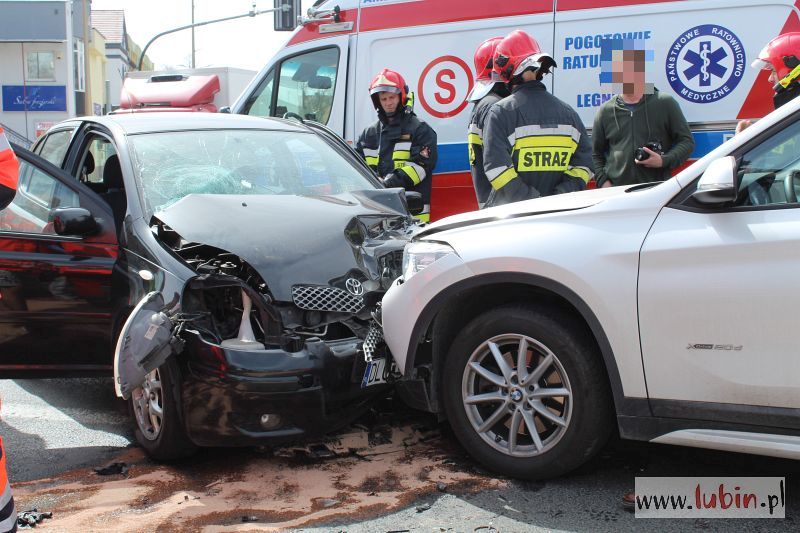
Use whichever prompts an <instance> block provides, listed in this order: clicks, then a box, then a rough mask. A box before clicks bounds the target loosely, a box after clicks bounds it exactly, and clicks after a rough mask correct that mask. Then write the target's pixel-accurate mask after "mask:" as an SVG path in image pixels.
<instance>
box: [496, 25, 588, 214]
mask: <svg viewBox="0 0 800 533" xmlns="http://www.w3.org/2000/svg"><path fill="white" fill-rule="evenodd" d="M555 66H556V62H555V60H554V59H553V58H552V57H551V56H550V54H548V53H546V52H543V51H542V50H541V48H540V47H539V43H537V42H536V40H534V39H533V38H532V37H531V36H530V35H528V34H527V33H525V32H524V31H521V30H516V31H513V32H511V33H510V34H508V35H507V36H506V37H505V38H504V39H503V40H502V41H500V43H499V44H498V45H497V49H496V50H495V54H494V61H493V75H494V76H495V78H494V79H496V80H498V81H503V82H505V83H507V84H508V85H509V86H510V87H511V96H509V97H508V98H505V99H503V100H501V101H500V102H497V103H496V104H494V105H493V106H492V107H491V109H490V110H489V114H488V116H487V118H486V125H485V127H484V129H483V139H484V144H483V158H484V160H483V168H484V170H485V172H486V177H487V178H488V179H489V181H490V183H491V185H492V193H491V195H490V197H489V200H488V201H487V202H486V205H487V207H491V206H495V205H502V204H507V203H511V202H517V201H520V200H528V199H530V198H537V197H539V196H549V195H552V194H561V193H566V192H572V191H579V190H582V189H584V188H586V184H587V182H588V181H589V180H590V179H591V178H592V175H593V174H592V170H591V169H592V148H591V144H590V143H589V136H588V135H587V134H586V128H584V126H583V122H581V119H580V118H579V117H578V113H576V112H575V110H574V109H572V108H571V107H570V106H569V105H567V104H565V103H564V102H562V101H561V100H559V99H558V98H556V97H555V96H553V95H552V94H550V93H548V92H547V90H546V89H545V86H544V84H543V83H542V81H541V80H542V78H543V76H544V75H545V74H547V73H549V72H550V69H551V68H553V67H555Z"/></svg>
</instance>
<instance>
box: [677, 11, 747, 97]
mask: <svg viewBox="0 0 800 533" xmlns="http://www.w3.org/2000/svg"><path fill="white" fill-rule="evenodd" d="M745 65H746V57H745V49H744V45H743V44H742V42H741V41H740V40H739V38H738V37H737V36H736V35H735V34H733V33H732V32H731V31H730V30H728V29H727V28H724V27H722V26H719V25H716V24H704V25H701V26H695V27H694V28H691V29H689V30H687V31H685V32H683V33H682V34H681V35H680V36H679V37H678V38H677V39H675V42H674V43H673V44H672V46H671V47H670V48H669V49H668V51H667V60H666V63H665V66H666V74H667V80H668V81H669V84H670V85H671V86H672V88H673V90H674V91H675V93H676V94H678V95H679V96H681V97H682V98H684V99H685V100H688V101H690V102H693V103H699V104H705V103H711V102H716V101H717V100H720V99H721V98H725V97H726V96H728V95H729V94H730V93H731V92H732V91H733V90H734V89H735V88H736V86H737V85H738V84H739V81H741V78H742V76H743V75H744V72H745Z"/></svg>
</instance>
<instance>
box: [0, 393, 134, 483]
mask: <svg viewBox="0 0 800 533" xmlns="http://www.w3.org/2000/svg"><path fill="white" fill-rule="evenodd" d="M0 400H2V410H0V417H1V418H2V421H0V436H2V437H3V442H4V444H5V447H6V450H7V453H8V456H9V460H8V470H9V476H10V478H11V480H12V482H15V481H17V482H18V481H28V480H32V479H40V478H45V477H50V476H53V475H56V474H60V473H62V472H66V471H68V470H72V469H75V468H81V467H86V466H96V465H102V464H104V463H105V462H106V461H107V460H108V459H109V458H110V457H112V456H113V455H114V454H116V453H119V452H120V450H121V449H122V448H125V447H127V446H129V445H130V443H132V442H133V440H134V439H133V431H132V429H131V423H130V421H129V418H128V415H127V411H126V405H125V403H123V402H122V401H120V400H118V399H117V398H116V397H115V396H114V385H113V381H112V379H111V378H72V379H16V380H11V379H3V380H0Z"/></svg>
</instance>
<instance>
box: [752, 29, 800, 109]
mask: <svg viewBox="0 0 800 533" xmlns="http://www.w3.org/2000/svg"><path fill="white" fill-rule="evenodd" d="M753 66H754V67H756V68H761V69H765V70H770V71H771V72H770V76H769V82H770V83H771V84H772V88H773V89H774V90H775V96H774V99H773V101H774V102H775V109H777V108H779V107H780V106H782V105H783V104H785V103H786V102H788V101H789V100H791V99H792V98H794V97H795V96H797V95H798V94H800V33H798V32H792V33H784V34H783V35H778V36H777V37H775V38H774V39H772V40H771V41H770V42H769V43H768V44H767V46H765V47H764V49H763V50H761V53H760V54H758V59H756V60H755V61H754V62H753Z"/></svg>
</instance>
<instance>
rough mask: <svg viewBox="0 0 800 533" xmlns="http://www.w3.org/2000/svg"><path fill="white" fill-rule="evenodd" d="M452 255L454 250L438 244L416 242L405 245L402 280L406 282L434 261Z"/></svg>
mask: <svg viewBox="0 0 800 533" xmlns="http://www.w3.org/2000/svg"><path fill="white" fill-rule="evenodd" d="M454 253H456V252H455V250H453V249H452V248H451V247H450V246H448V245H446V244H442V243H439V242H430V241H417V242H412V243H410V244H407V245H406V249H405V250H404V251H403V278H404V279H405V280H406V281H408V280H409V279H411V276H413V275H414V274H416V273H417V272H419V271H421V270H423V269H425V268H426V267H428V266H429V265H431V264H433V263H434V261H437V260H439V259H441V258H442V257H444V256H446V255H450V254H454Z"/></svg>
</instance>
